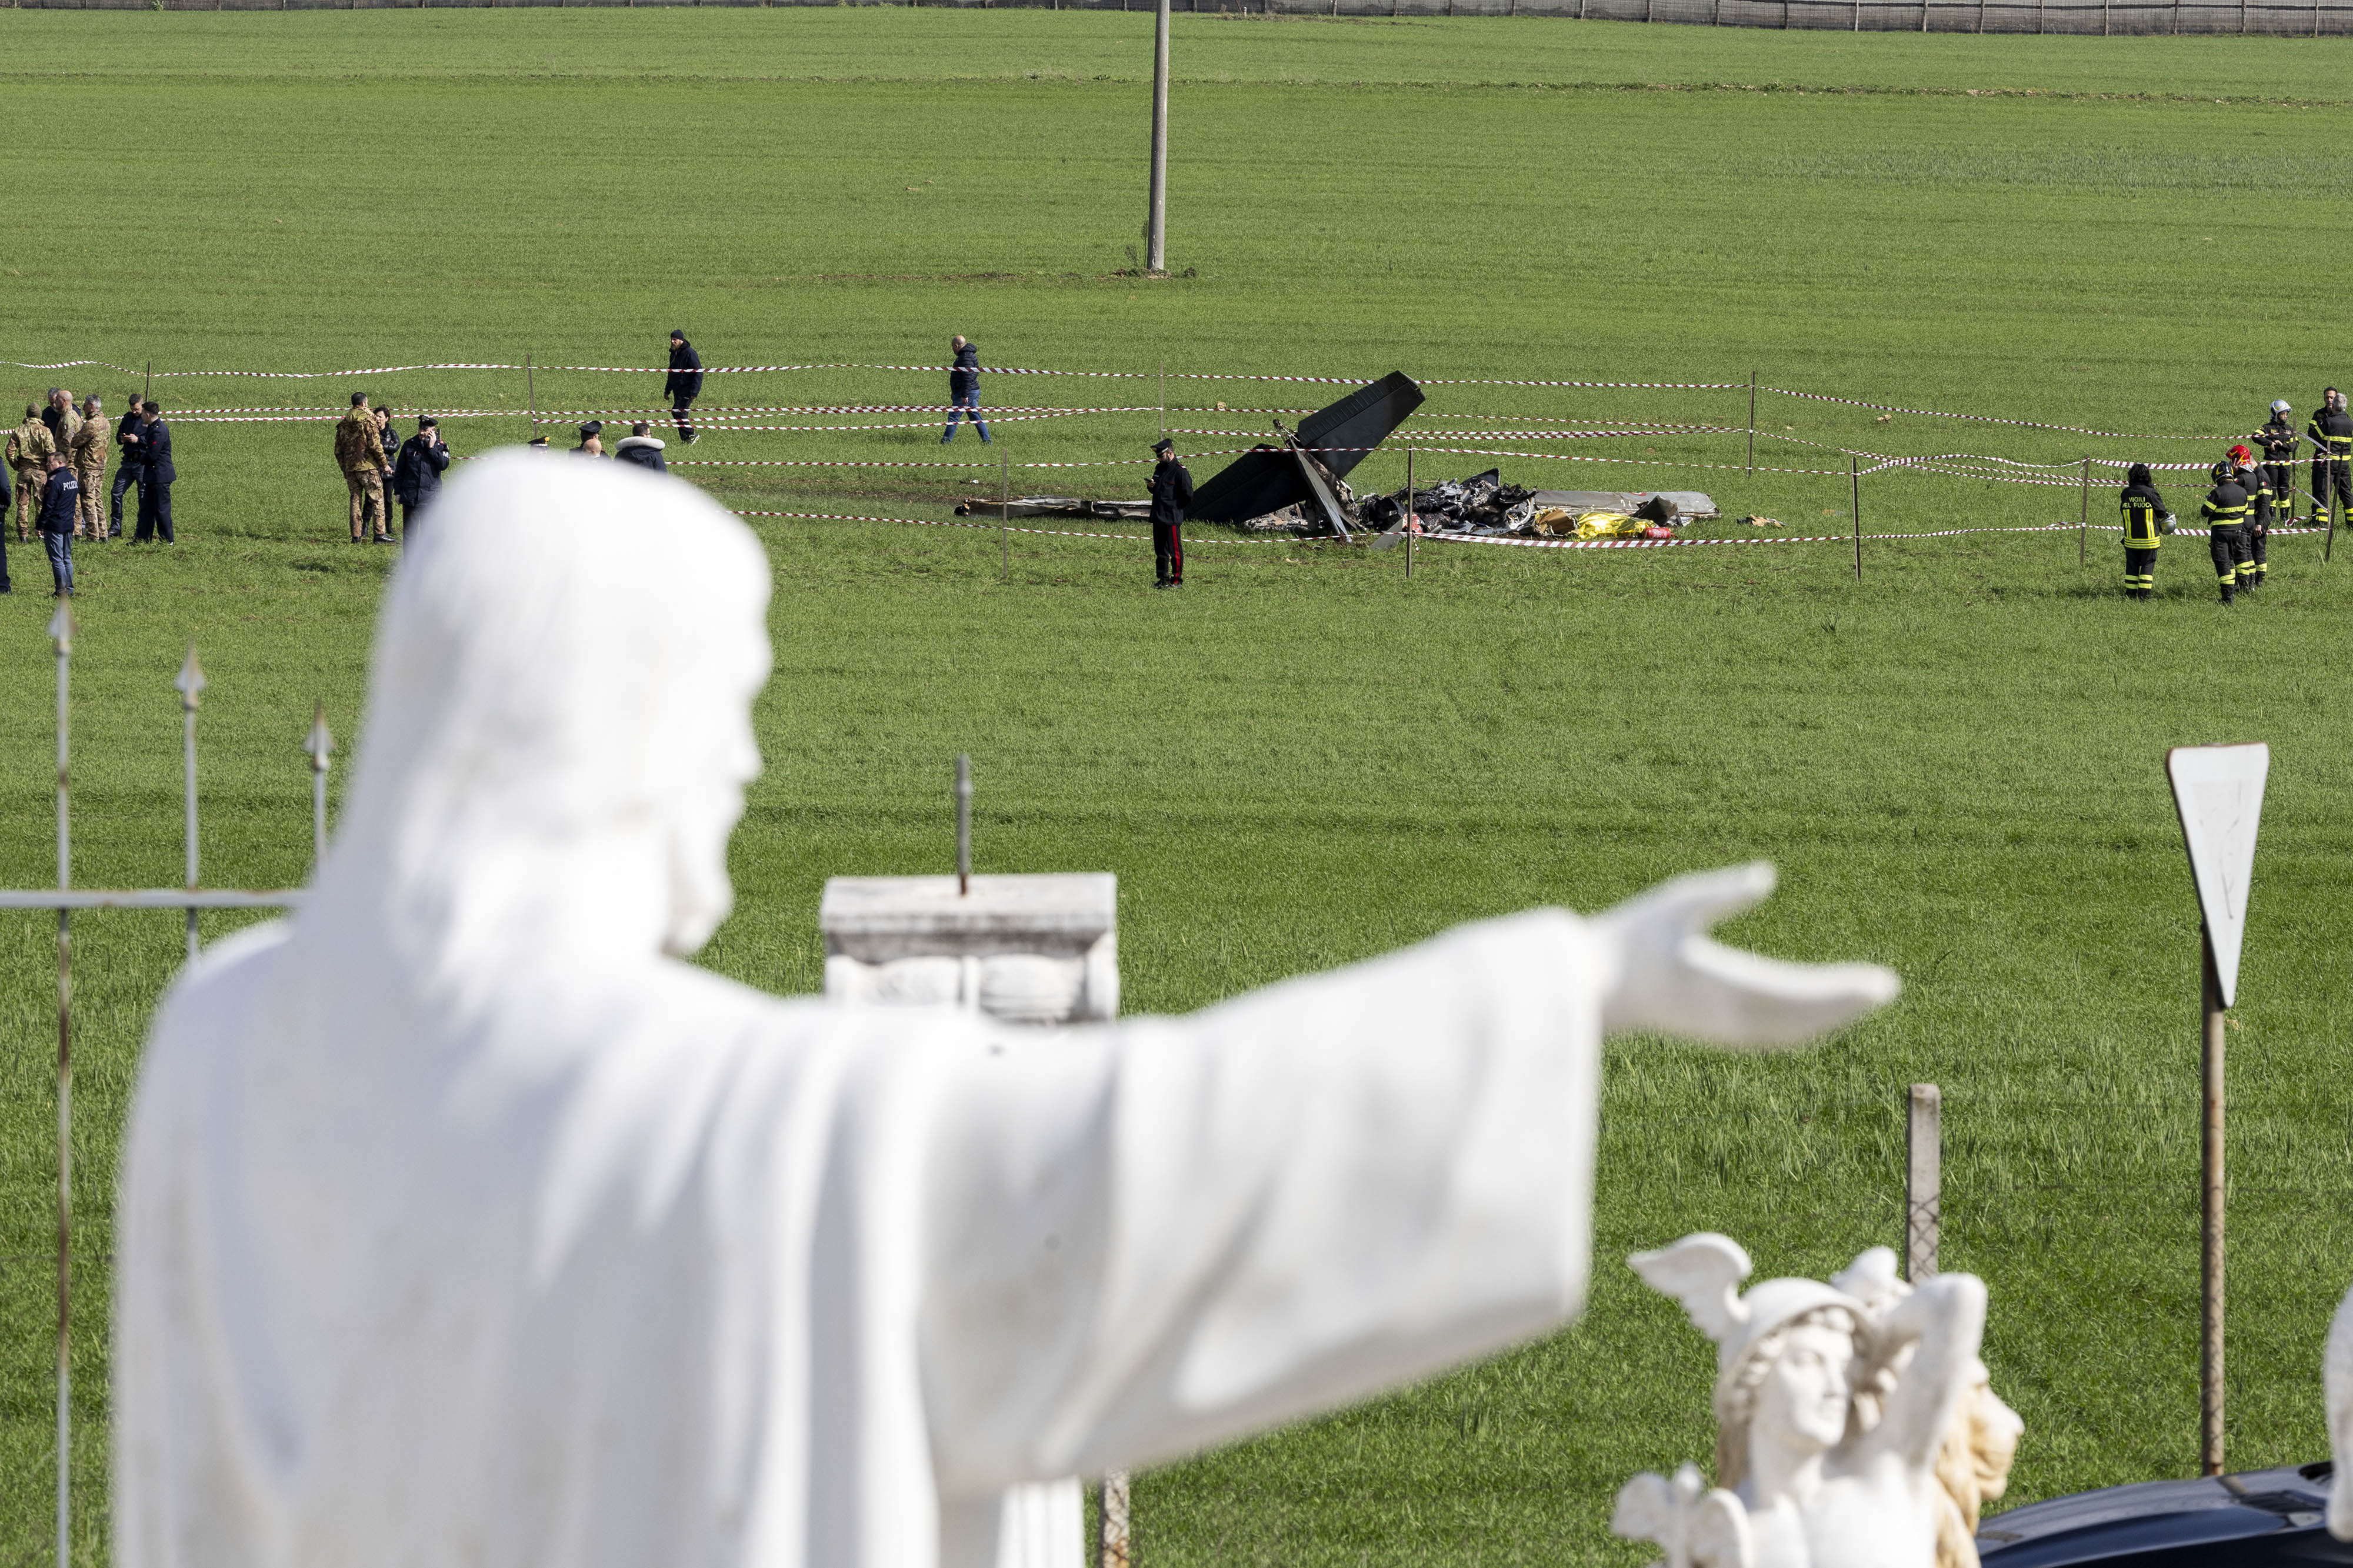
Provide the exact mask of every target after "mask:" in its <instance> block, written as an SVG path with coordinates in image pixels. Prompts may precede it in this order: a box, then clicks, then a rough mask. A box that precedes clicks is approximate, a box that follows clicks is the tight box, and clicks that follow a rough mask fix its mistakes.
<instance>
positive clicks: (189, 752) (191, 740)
mask: <svg viewBox="0 0 2353 1568" xmlns="http://www.w3.org/2000/svg"><path fill="white" fill-rule="evenodd" d="M172 689H174V691H177V692H178V693H179V694H180V754H181V758H182V770H181V771H182V773H183V774H184V775H185V790H186V795H187V822H188V825H187V837H188V886H189V887H190V888H194V887H195V885H196V698H197V696H198V695H199V694H200V693H202V692H203V690H204V689H205V672H204V669H203V668H202V667H201V666H200V665H198V664H197V663H196V645H195V644H194V643H190V644H189V645H188V658H187V662H186V663H185V664H183V665H181V666H180V673H179V674H178V675H177V676H176V677H174V679H173V681H172ZM188 956H189V957H190V958H194V957H195V956H196V911H195V906H194V905H190V906H189V909H188Z"/></svg>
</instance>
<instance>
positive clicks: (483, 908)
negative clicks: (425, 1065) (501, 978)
mask: <svg viewBox="0 0 2353 1568" xmlns="http://www.w3.org/2000/svg"><path fill="white" fill-rule="evenodd" d="M767 601H768V564H767V558H766V556H765V553H764V552H762V550H761V548H760V546H759V544H758V542H756V541H755V540H754V538H753V536H752V534H751V532H750V531H749V530H747V529H745V528H744V525H743V524H742V523H740V522H738V521H736V520H735V519H733V518H732V517H730V516H728V515H727V514H726V513H725V512H724V511H723V510H721V509H720V508H719V507H718V506H717V505H716V504H714V503H713V502H712V500H709V499H708V498H707V497H705V496H704V495H702V492H700V491H699V490H696V489H693V488H692V487H691V486H689V485H687V484H685V483H683V482H681V481H680V480H676V479H668V478H665V477H662V476H660V475H656V474H651V473H647V472H645V471H643V470H640V469H637V468H627V467H622V466H617V465H613V464H607V463H553V462H549V461H547V460H546V459H545V458H543V457H537V456H533V455H530V454H526V453H523V452H521V451H509V452H500V453H493V454H491V456H489V457H487V458H481V459H480V460H478V461H476V462H473V463H470V464H468V465H467V466H466V468H464V469H463V470H461V471H460V472H459V474H458V475H457V476H456V477H455V478H454V479H452V480H451V482H450V483H449V484H448V487H447V488H446V489H444V490H443V491H442V492H441V494H440V496H439V498H438V500H437V501H436V502H435V504H434V506H433V508H432V510H431V511H430V512H429V513H428V514H427V516H426V517H425V518H424V519H423V526H422V527H420V528H419V529H418V530H417V542H416V544H415V546H414V547H413V548H412V549H411V550H410V551H409V552H408V555H407V558H406V560H405V561H404V562H403V563H402V564H401V567H400V569H399V572H398V574H396V578H395V580H394V583H393V586H392V590H391V593H390V595H388V597H387V599H386V602H385V610H384V618H383V623H382V626H381V627H380V629H379V632H378V636H377V641H376V649H375V669H374V673H373V677H372V680H371V687H370V692H369V700H368V714H367V721H366V728H365V731H364V734H363V736H362V738H361V744H360V749H359V766H358V772H357V775H356V778H355V781H354V784H353V791H352V795H351V797H350V799H349V801H348V803H347V804H346V806H345V808H344V812H343V820H344V823H345V827H344V830H343V834H342V836H341V837H339V838H338V841H337V844H336V847H335V853H334V854H333V855H332V857H331V858H330V861H329V865H328V867H327V868H326V871H325V874H324V877H323V878H322V882H325V881H334V882H336V883H337V885H338V887H339V889H342V890H349V889H352V888H353V886H358V887H360V888H361V889H363V890H364V889H367V888H369V887H371V886H373V884H374V879H379V878H381V879H384V887H383V891H385V893H387V894H389V895H390V896H389V897H388V899H387V900H386V902H387V903H388V905H389V906H390V909H391V912H392V918H393V919H394V920H395V921H396V922H400V921H407V922H409V923H411V924H412V925H414V926H417V927H418V928H419V929H418V931H417V932H412V934H423V935H424V936H425V937H426V939H427V943H428V944H429V945H430V946H433V947H442V946H445V945H447V944H449V943H467V942H476V941H480V940H481V939H484V938H488V937H492V936H494V935H495V934H496V932H495V931H494V930H491V929H485V927H484V922H495V921H501V920H503V919H507V918H510V917H511V916H512V910H513V909H514V907H515V905H516V904H517V902H518V901H520V900H527V899H528V898H529V897H531V896H532V895H533V891H534V889H546V888H549V887H551V886H552V885H553V884H554V883H555V882H557V881H558V880H559V879H560V880H561V881H562V885H563V886H564V887H565V889H567V890H568V891H571V892H575V893H576V892H577V891H578V889H579V888H580V887H581V886H582V885H584V884H588V885H593V886H594V887H596V889H599V893H598V909H597V910H596V914H597V916H598V917H599V918H600V919H608V920H609V921H610V923H611V925H612V926H613V928H614V929H615V930H617V931H625V932H627V933H628V934H629V935H630V936H631V937H632V938H634V937H636V936H638V935H643V936H645V937H646V938H648V939H649V940H650V941H656V942H659V945H660V946H662V947H664V948H666V949H668V950H670V951H671V952H691V951H692V950H693V949H695V948H696V947H699V946H700V945H701V944H702V942H703V941H704V940H705V939H706V938H707V937H708V936H709V935H710V933H711V931H712V929H713V928H714V927H716V926H717V924H718V923H719V921H721V920H723V919H724V918H725V916H726V913H727V910H728V908H729V906H730V903H731V901H732V892H731V889H730V887H729V883H728V879H727V868H726V847H727V840H728V837H729V836H730V834H731V833H732V832H733V829H734V826H735V824H736V821H737V820H738V819H739V818H740V817H741V816H742V815H743V809H744V786H745V785H746V784H748V783H749V782H750V781H751V779H752V778H753V777H754V775H755V774H756V773H757V772H758V770H759V753H758V751H757V749H756V747H755V746H754V741H753V736H752V727H751V702H752V699H753V697H754V694H755V693H756V692H757V691H758V689H760V687H761V685H762V684H763V683H764V682H765V679H766V677H767V671H768V644H767V636H766V607H767ZM608 895H609V896H608ZM427 927H429V928H431V929H430V930H426V929H424V928H427ZM397 934H400V933H399V932H396V935H397Z"/></svg>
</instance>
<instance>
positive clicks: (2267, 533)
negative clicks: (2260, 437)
mask: <svg viewBox="0 0 2353 1568" xmlns="http://www.w3.org/2000/svg"><path fill="white" fill-rule="evenodd" d="M2231 468H2232V477H2233V478H2235V479H2237V480H2238V481H2239V488H2240V489H2242V490H2244V491H2246V492H2247V525H2246V527H2245V528H2244V529H2243V530H2242V532H2241V538H2242V540H2243V541H2244V542H2245V549H2244V550H2243V551H2242V552H2241V554H2240V556H2239V592H2240V593H2242V594H2245V593H2249V592H2252V591H2253V590H2254V589H2257V588H2260V587H2262V586H2263V579H2264V578H2265V577H2267V576H2269V575H2270V574H2271V569H2272V563H2271V537H2272V521H2273V518H2274V509H2273V501H2272V487H2271V481H2270V480H2268V479H2265V478H2264V477H2263V468H2261V466H2259V465H2258V464H2257V463H2256V462H2255V454H2254V453H2253V451H2252V450H2250V449H2249V448H2248V447H2246V446H2245V445H2244V444H2243V443H2242V444H2241V445H2239V446H2236V447H2232V448H2231Z"/></svg>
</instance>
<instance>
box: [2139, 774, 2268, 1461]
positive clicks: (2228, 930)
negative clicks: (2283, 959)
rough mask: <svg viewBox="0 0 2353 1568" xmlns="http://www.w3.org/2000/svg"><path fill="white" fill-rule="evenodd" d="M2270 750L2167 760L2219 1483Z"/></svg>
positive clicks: (2205, 1390) (2203, 1423) (2206, 1363)
mask: <svg viewBox="0 0 2353 1568" xmlns="http://www.w3.org/2000/svg"><path fill="white" fill-rule="evenodd" d="M2271 763H2272V752H2271V748H2270V747H2269V746H2266V745H2262V744H2260V743H2259V744H2255V745H2250V746H2176V747H2175V748H2174V749H2173V750H2171V751H2169V752H2167V753H2166V754H2165V772H2166V776H2167V777H2168V779H2170V780H2171V781H2172V784H2173V805H2174V809H2175V810H2176V811H2177V812H2179V814H2180V817H2181V837H2182V841H2183V843H2184V844H2185V845H2186V846H2187V847H2188V848H2189V875H2190V879H2191V880H2192V881H2193V882H2195V883H2196V885H2197V889H2198V910H2199V913H2200V915H2202V916H2203V917H2204V919H2203V921H2202V923H2201V925H2200V938H2201V940H2200V944H2199V945H2200V948H2201V949H2202V950H2203V951H2202V952H2201V953H2200V958H2201V961H2202V962H2201V964H2200V968H2201V970H2202V973H2201V976H2200V985H2199V992H2200V1009H2199V1011H2200V1019H2199V1024H2200V1027H2199V1056H2200V1078H2201V1080H2202V1084H2201V1089H2202V1091H2201V1093H2200V1101H2201V1103H2202V1108H2203V1130H2202V1136H2201V1138H2200V1145H2201V1150H2200V1153H2201V1158H2200V1165H2201V1171H2200V1226H2199V1240H2200V1247H2199V1252H2200V1312H2199V1334H2198V1350H2199V1355H2198V1362H2199V1369H2198V1370H2199V1385H2200V1402H2199V1403H2200V1419H2199V1441H2198V1462H2199V1467H2200V1469H2201V1470H2202V1471H2203V1473H2205V1474H2207V1475H2210V1476H2219V1475H2221V1473H2222V1426H2223V1395H2224V1393H2225V1384H2224V1382H2223V1373H2222V1301H2223V1296H2222V1279H2223V1250H2222V1247H2223V1230H2222V1222H2223V1215H2224V1207H2225V1198H2226V1195H2227V1194H2226V1192H2225V1189H2224V1185H2223V1149H2222V1132H2223V1126H2222V1118H2223V1098H2222V1096H2223V1088H2224V1078H2223V1067H2222V1047H2223V1029H2224V1027H2225V1019H2224V1016H2223V1015H2224V1010H2225V1009H2227V1008H2229V1007H2230V1006H2231V1005H2232V1004H2233V1003H2235V1002H2236V1001H2237V999H2238V987H2239V952H2240V946H2241V942H2242V940H2243V938H2244V937H2245V934H2246V927H2247V891H2248V886H2249V881H2250V879H2251V878H2252V876H2253V871H2254V867H2255V829H2256V826H2257V825H2258V824H2259V823H2260V821H2261V820H2262V817H2263V780H2264V778H2265V777H2266V775H2268V774H2269V773H2270V772H2271Z"/></svg>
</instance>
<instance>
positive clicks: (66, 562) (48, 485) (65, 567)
mask: <svg viewBox="0 0 2353 1568" xmlns="http://www.w3.org/2000/svg"><path fill="white" fill-rule="evenodd" d="M80 510H81V481H80V480H79V479H75V478H74V471H73V469H72V468H70V467H69V466H68V464H67V462H66V455H65V454H64V453H63V452H52V453H50V454H49V473H48V478H47V479H46V480H44V481H43V483H42V485H41V514H40V517H39V520H38V521H36V522H35V523H34V524H33V526H34V527H35V528H36V529H37V530H38V531H40V535H41V547H42V548H43V549H45V550H47V552H49V576H50V579H51V580H52V581H53V582H54V583H55V584H56V586H54V587H53V588H51V589H50V590H49V597H50V598H52V599H54V598H56V597H58V595H64V596H65V597H67V598H69V599H70V598H72V597H73V591H74V580H73V531H74V516H75V514H76V513H78V512H79V511H80Z"/></svg>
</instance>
